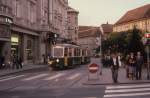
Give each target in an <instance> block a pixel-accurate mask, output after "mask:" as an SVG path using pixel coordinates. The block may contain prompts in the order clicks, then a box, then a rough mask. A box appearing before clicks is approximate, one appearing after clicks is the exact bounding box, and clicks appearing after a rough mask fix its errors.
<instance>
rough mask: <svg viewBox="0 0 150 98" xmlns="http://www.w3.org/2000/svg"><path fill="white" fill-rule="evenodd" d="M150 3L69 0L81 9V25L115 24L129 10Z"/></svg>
mask: <svg viewBox="0 0 150 98" xmlns="http://www.w3.org/2000/svg"><path fill="white" fill-rule="evenodd" d="M146 4H150V0H69V5H70V6H71V7H73V8H75V9H76V10H78V11H79V25H93V26H99V25H101V24H103V23H107V21H108V23H112V24H114V23H115V22H117V20H118V19H120V18H121V17H122V16H123V15H124V14H125V13H126V12H127V11H128V10H131V9H134V8H137V7H140V6H143V5H146Z"/></svg>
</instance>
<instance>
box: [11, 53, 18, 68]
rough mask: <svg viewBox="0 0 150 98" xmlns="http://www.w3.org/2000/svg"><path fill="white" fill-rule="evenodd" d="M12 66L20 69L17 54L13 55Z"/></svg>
mask: <svg viewBox="0 0 150 98" xmlns="http://www.w3.org/2000/svg"><path fill="white" fill-rule="evenodd" d="M12 68H13V69H14V68H16V69H18V58H17V56H16V55H13V64H12Z"/></svg>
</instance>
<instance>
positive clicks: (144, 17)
mask: <svg viewBox="0 0 150 98" xmlns="http://www.w3.org/2000/svg"><path fill="white" fill-rule="evenodd" d="M134 26H136V27H137V28H138V29H140V30H142V31H143V32H150V4H147V5H144V6H142V7H139V8H136V9H133V10H130V11H128V12H127V13H126V14H125V15H124V16H123V17H121V19H119V20H118V21H117V22H116V24H115V25H114V27H113V31H114V32H122V31H128V30H131V29H133V27H134Z"/></svg>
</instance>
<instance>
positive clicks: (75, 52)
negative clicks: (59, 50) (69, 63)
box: [74, 48, 77, 56]
mask: <svg viewBox="0 0 150 98" xmlns="http://www.w3.org/2000/svg"><path fill="white" fill-rule="evenodd" d="M74 56H77V48H75V49H74Z"/></svg>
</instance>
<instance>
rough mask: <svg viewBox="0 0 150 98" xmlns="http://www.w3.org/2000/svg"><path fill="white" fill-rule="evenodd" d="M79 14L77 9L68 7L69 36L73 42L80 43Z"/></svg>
mask: <svg viewBox="0 0 150 98" xmlns="http://www.w3.org/2000/svg"><path fill="white" fill-rule="evenodd" d="M78 14H79V12H78V11H76V10H75V9H73V8H71V7H69V8H68V37H69V39H71V40H72V42H73V43H76V44H77V43H78V42H77V41H78Z"/></svg>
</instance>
